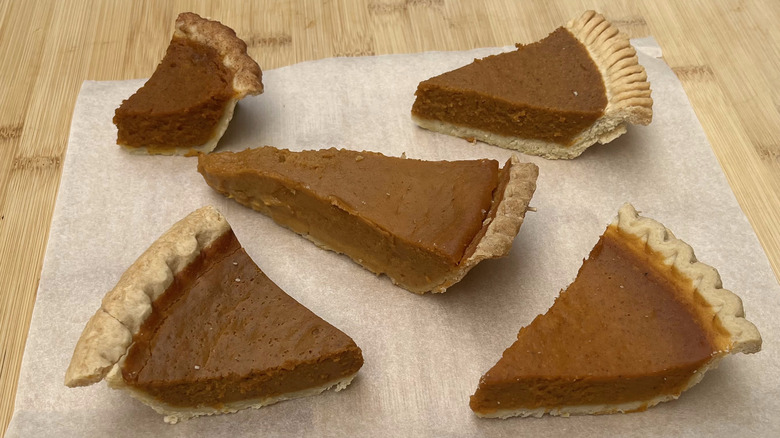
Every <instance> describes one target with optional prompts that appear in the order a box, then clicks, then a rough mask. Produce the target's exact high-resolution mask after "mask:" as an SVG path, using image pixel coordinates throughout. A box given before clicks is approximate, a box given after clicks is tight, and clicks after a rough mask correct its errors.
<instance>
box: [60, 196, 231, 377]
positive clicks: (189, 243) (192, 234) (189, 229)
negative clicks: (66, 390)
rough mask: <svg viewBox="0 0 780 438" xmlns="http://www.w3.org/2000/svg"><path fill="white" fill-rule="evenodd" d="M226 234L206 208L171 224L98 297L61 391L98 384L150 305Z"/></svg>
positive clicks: (222, 220) (216, 216) (225, 226)
mask: <svg viewBox="0 0 780 438" xmlns="http://www.w3.org/2000/svg"><path fill="white" fill-rule="evenodd" d="M228 231H230V225H229V224H228V223H227V220H226V219H225V218H224V217H223V216H222V214H220V213H219V212H218V211H217V210H216V209H215V208H214V207H211V206H206V207H202V208H200V209H198V210H195V211H194V212H192V213H190V214H189V215H187V216H186V217H185V218H183V219H181V220H180V221H178V222H176V223H175V224H174V225H173V226H171V228H169V229H168V231H166V232H165V233H163V235H162V236H160V237H159V238H158V239H157V240H156V241H155V242H154V243H152V245H151V246H149V248H148V249H147V250H146V251H144V253H143V254H141V256H140V257H138V259H137V260H136V261H135V262H133V264H132V265H130V267H129V268H128V269H127V270H126V271H125V273H124V274H122V276H121V277H120V279H119V281H118V282H117V284H116V286H115V287H114V288H113V289H111V290H110V291H109V292H107V293H106V295H105V296H104V297H103V301H102V303H101V306H100V308H99V309H98V310H97V312H96V313H95V314H94V315H93V316H92V318H90V320H89V321H88V322H87V325H86V326H85V327H84V330H83V331H82V333H81V337H80V338H79V340H78V342H77V343H76V347H75V349H74V352H73V356H72V358H71V361H70V364H69V366H68V369H67V371H66V373H65V385H66V386H69V387H77V386H87V385H91V384H93V383H97V382H99V381H101V380H103V378H105V376H106V375H107V374H108V373H109V371H110V370H111V369H112V368H113V367H114V365H115V364H116V363H117V362H118V361H119V360H120V359H121V358H122V357H123V356H124V355H125V353H126V352H127V349H128V347H129V346H130V344H131V343H132V338H133V335H135V334H136V333H137V332H138V330H139V328H140V326H141V324H142V323H143V321H144V320H146V318H147V317H148V316H149V315H150V314H151V311H152V302H154V300H155V299H157V298H158V297H159V296H160V295H161V294H162V293H163V292H164V291H165V290H166V289H167V288H168V286H170V284H171V282H172V281H173V277H174V276H175V275H176V274H177V273H179V272H181V271H182V270H183V269H184V268H185V267H187V265H188V264H190V263H191V262H192V261H193V260H194V259H195V258H196V257H197V256H198V254H200V253H201V251H202V250H203V249H204V248H206V247H208V246H209V245H211V244H212V243H213V242H214V241H216V240H217V239H218V238H219V237H220V236H222V235H223V234H225V233H226V232H228Z"/></svg>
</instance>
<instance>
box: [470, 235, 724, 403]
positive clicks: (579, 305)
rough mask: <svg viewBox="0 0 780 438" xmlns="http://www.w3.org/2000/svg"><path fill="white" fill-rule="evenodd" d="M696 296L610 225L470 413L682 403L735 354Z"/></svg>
mask: <svg viewBox="0 0 780 438" xmlns="http://www.w3.org/2000/svg"><path fill="white" fill-rule="evenodd" d="M695 293H696V292H695V288H694V286H693V284H692V283H691V281H690V279H689V278H687V277H684V276H682V275H681V274H680V273H679V272H677V271H676V269H674V268H672V267H669V266H667V265H665V264H664V263H663V258H662V256H661V255H659V254H656V253H653V252H651V251H650V250H649V249H647V248H646V245H645V244H644V242H642V241H641V240H640V239H638V238H637V237H635V236H633V235H630V234H626V233H623V232H621V231H619V230H618V228H617V227H614V226H610V227H609V228H608V229H607V231H606V232H605V233H604V235H603V236H602V238H601V239H600V240H599V242H598V243H597V244H596V246H595V247H594V248H593V250H592V251H591V253H590V256H589V258H588V259H587V260H586V261H585V262H584V263H583V265H582V267H581V268H580V271H579V273H578V275H577V278H576V280H575V281H574V282H573V283H572V284H571V285H570V286H569V288H568V289H567V290H565V291H563V292H562V293H561V295H560V296H559V297H558V298H557V299H556V301H555V304H554V305H553V307H551V308H550V310H549V311H548V312H547V313H546V314H545V315H540V316H538V317H536V319H534V321H533V322H532V323H531V324H530V325H529V326H527V327H524V328H523V329H521V330H520V333H519V334H518V339H517V341H516V342H515V343H514V344H513V345H512V346H511V347H509V348H508V349H507V350H506V351H505V352H504V354H503V357H502V358H501V359H500V360H499V362H498V363H497V364H496V365H495V366H494V367H493V368H492V369H491V370H490V371H488V372H487V374H485V376H484V377H483V378H482V380H481V381H480V385H479V388H478V389H477V392H476V393H475V394H474V395H473V396H472V397H471V408H472V409H473V410H474V411H476V412H479V413H483V414H489V413H491V412H496V411H499V410H512V409H536V408H546V409H548V410H549V409H552V408H555V407H563V406H580V405H604V404H608V405H613V404H621V403H627V402H636V401H640V402H641V401H647V400H650V399H652V398H655V397H657V396H659V395H665V394H674V395H679V394H680V392H681V391H682V390H683V389H685V387H686V386H687V384H688V382H689V381H690V380H691V378H692V377H693V373H694V372H695V371H696V370H698V369H699V368H701V367H702V365H704V364H705V363H707V362H708V361H710V360H711V359H712V357H713V355H714V354H716V353H717V352H719V351H722V350H727V349H728V348H729V344H728V343H729V338H728V335H727V333H726V332H725V330H724V329H723V328H722V326H721V325H720V323H719V322H718V321H717V319H716V318H715V313H714V311H713V310H712V309H711V308H709V307H706V308H705V307H699V308H697V309H694V308H693V307H692V305H690V304H688V303H690V302H691V299H692V298H690V297H693V296H694V294H695ZM684 296H687V297H689V298H687V299H684V298H683V297H684ZM643 408H644V407H640V408H639V409H643Z"/></svg>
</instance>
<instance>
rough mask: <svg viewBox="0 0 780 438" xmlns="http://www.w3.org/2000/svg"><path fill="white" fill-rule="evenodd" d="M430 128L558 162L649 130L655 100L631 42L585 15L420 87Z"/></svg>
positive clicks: (420, 110) (415, 112) (421, 111)
mask: <svg viewBox="0 0 780 438" xmlns="http://www.w3.org/2000/svg"><path fill="white" fill-rule="evenodd" d="M415 95H416V96H417V98H416V100H415V102H414V105H413V106H412V120H414V122H415V123H417V124H418V125H420V126H421V127H423V128H426V129H430V130H432V131H437V132H442V133H445V134H449V135H454V136H457V137H462V138H466V139H469V140H472V141H473V140H474V139H476V140H480V141H483V142H485V143H490V144H493V145H496V146H501V147H504V148H508V149H516V150H518V151H520V152H523V153H526V154H532V155H539V156H542V157H545V158H550V159H559V158H575V157H577V156H579V155H580V154H582V152H583V151H584V150H585V149H586V148H588V147H589V146H591V145H593V144H594V143H597V142H598V143H608V142H610V141H612V140H614V139H615V138H617V137H618V136H620V135H621V134H623V133H625V132H626V125H627V124H629V123H633V124H640V125H647V124H649V123H650V121H651V120H652V116H653V111H652V107H653V100H652V99H651V97H650V84H649V83H648V82H647V74H646V73H645V69H644V68H643V67H642V66H641V65H640V64H639V62H638V60H637V56H636V52H635V51H634V49H633V48H632V47H631V44H630V43H629V40H628V38H627V37H626V36H625V35H623V34H621V33H620V32H618V30H617V29H616V28H615V27H614V26H612V25H611V24H610V23H609V22H608V21H607V20H605V19H604V17H603V16H601V15H599V14H597V13H595V12H593V11H588V12H585V13H584V14H583V15H582V16H581V17H580V18H578V19H576V20H572V21H571V22H569V23H568V24H567V25H566V26H564V27H560V28H558V29H557V30H555V31H554V32H553V33H551V34H550V35H549V36H547V37H546V38H544V39H543V40H541V41H538V42H535V43H532V44H528V45H522V44H518V45H517V50H515V51H512V52H507V53H502V54H499V55H494V56H488V57H487V58H483V59H477V60H475V61H474V62H473V63H471V64H469V65H466V66H464V67H461V68H459V69H456V70H453V71H450V72H447V73H444V74H441V75H439V76H436V77H433V78H431V79H428V80H426V81H423V82H421V83H420V84H419V86H418V87H417V92H416V93H415Z"/></svg>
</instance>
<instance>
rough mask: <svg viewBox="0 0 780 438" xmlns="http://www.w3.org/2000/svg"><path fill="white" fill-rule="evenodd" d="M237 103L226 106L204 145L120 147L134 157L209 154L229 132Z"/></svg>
mask: <svg viewBox="0 0 780 438" xmlns="http://www.w3.org/2000/svg"><path fill="white" fill-rule="evenodd" d="M237 103H238V99H230V100H229V101H228V102H227V103H226V104H225V111H224V112H223V113H222V117H220V118H219V121H218V122H217V126H216V127H214V133H213V134H212V136H211V139H210V140H209V141H207V142H206V143H203V144H202V145H199V146H192V147H174V148H170V149H167V148H160V147H156V146H128V145H124V144H120V146H122V149H124V150H126V151H128V152H130V153H131V154H134V155H187V156H193V155H196V154H197V153H198V152H202V153H204V154H207V153H209V152H211V151H213V150H214V149H215V148H216V147H217V143H219V140H220V139H221V138H222V135H224V134H225V131H226V130H227V127H228V125H229V124H230V120H231V119H233V112H234V111H235V109H236V104H237Z"/></svg>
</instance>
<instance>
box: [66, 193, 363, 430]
mask: <svg viewBox="0 0 780 438" xmlns="http://www.w3.org/2000/svg"><path fill="white" fill-rule="evenodd" d="M362 365H363V356H362V353H361V350H360V348H358V346H357V345H355V342H354V341H353V340H352V339H351V338H350V337H349V336H347V335H346V334H344V333H343V332H341V331H339V330H338V329H337V328H335V327H333V326H332V325H330V324H328V323H327V322H325V321H324V320H322V319H321V318H320V317H318V316H317V315H315V314H314V313H312V312H311V311H310V310H308V309H307V308H305V307H304V306H302V305H301V304H299V303H298V302H297V301H295V300H294V299H293V298H292V297H290V296H289V295H287V294H286V293H284V292H283V291H282V290H281V289H279V287H277V286H276V285H275V284H274V283H273V282H272V281H271V280H269V279H268V277H266V276H265V274H263V272H262V271H261V270H260V269H259V268H258V267H257V265H255V263H254V262H253V261H252V259H251V258H250V257H249V256H248V255H247V253H246V252H245V251H244V249H243V248H242V247H241V244H240V243H239V242H238V240H237V239H236V237H235V235H234V234H233V231H232V230H231V228H230V225H228V223H227V221H226V220H225V218H224V217H223V216H222V215H221V214H220V213H219V212H218V211H217V210H216V209H214V208H213V207H203V208H201V209H199V210H196V211H195V212H193V213H191V214H190V215H188V216H187V217H185V218H184V219H182V220H181V221H179V222H177V223H176V224H174V225H173V226H172V227H171V228H170V229H169V230H168V231H167V232H166V233H165V234H163V235H162V236H161V237H160V238H159V239H158V240H157V241H155V242H154V243H153V244H152V245H151V246H150V247H149V249H147V250H146V251H145V252H144V253H143V254H142V255H141V256H140V257H139V258H138V260H136V261H135V263H133V265H132V266H130V268H128V269H127V271H126V272H125V273H124V274H123V275H122V277H121V278H120V280H119V282H118V283H117V285H116V287H114V289H112V290H111V291H109V292H108V293H107V294H106V296H105V297H104V299H103V303H102V305H101V307H100V308H99V309H98V311H97V312H96V313H95V315H94V316H93V317H92V318H91V319H90V320H89V322H88V323H87V325H86V327H85V328H84V331H83V332H82V334H81V338H80V339H79V341H78V343H77V345H76V348H75V351H74V353H73V358H72V359H71V362H70V366H69V367H68V370H67V372H66V375H65V384H66V385H67V386H70V387H75V386H86V385H91V384H93V383H96V382H99V381H100V380H102V379H104V378H105V379H106V381H107V382H108V384H109V386H111V387H113V388H117V389H123V390H126V391H128V392H129V393H130V395H132V396H133V397H135V398H137V399H139V400H140V401H142V402H143V403H145V404H147V405H149V406H151V407H152V408H154V409H155V410H156V411H157V412H159V413H161V414H163V415H165V421H166V422H169V423H175V422H177V421H178V420H180V419H187V418H191V417H195V416H200V415H212V414H220V413H227V412H235V411H237V410H239V409H244V408H248V407H254V408H257V407H261V406H265V405H268V404H271V403H275V402H278V401H280V400H286V399H290V398H296V397H303V396H307V395H314V394H317V393H319V392H321V391H324V390H326V389H328V388H331V387H335V388H336V390H337V391H338V390H340V389H343V388H345V387H346V386H347V385H348V384H349V383H350V382H351V380H352V378H353V377H354V376H355V374H356V373H357V371H358V370H359V369H360V367H361V366H362Z"/></svg>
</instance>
